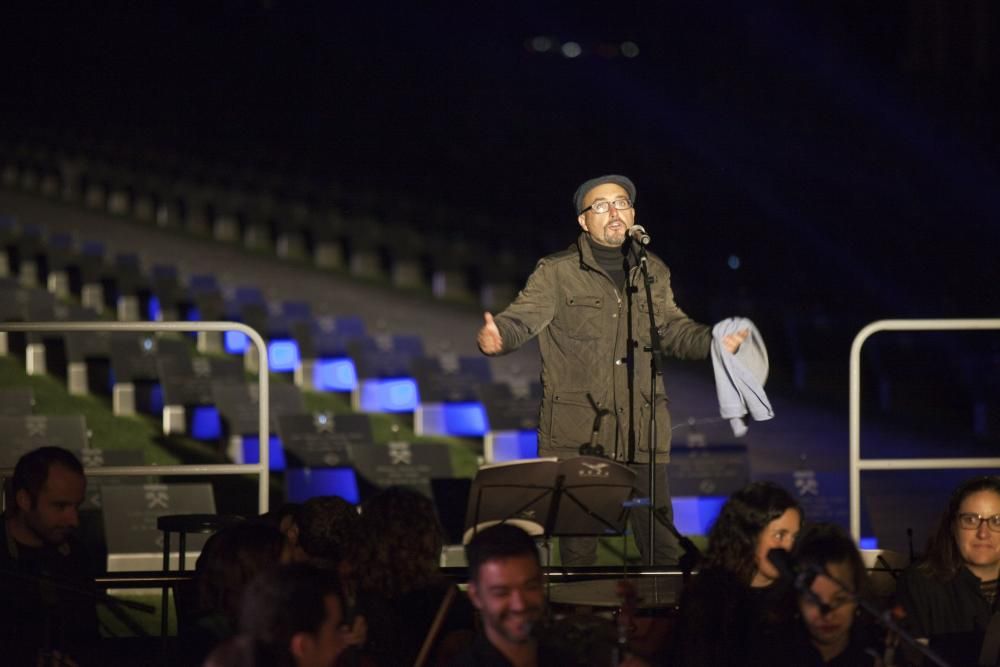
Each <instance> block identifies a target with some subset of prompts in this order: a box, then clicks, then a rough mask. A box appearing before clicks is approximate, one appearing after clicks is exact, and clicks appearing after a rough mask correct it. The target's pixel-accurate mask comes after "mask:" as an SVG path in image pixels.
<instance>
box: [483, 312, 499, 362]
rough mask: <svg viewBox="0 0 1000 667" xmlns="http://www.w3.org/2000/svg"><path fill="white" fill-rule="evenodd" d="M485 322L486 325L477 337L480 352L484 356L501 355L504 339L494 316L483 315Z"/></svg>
mask: <svg viewBox="0 0 1000 667" xmlns="http://www.w3.org/2000/svg"><path fill="white" fill-rule="evenodd" d="M483 321H484V322H485V324H483V328H482V329H480V330H479V335H477V336H476V342H477V343H478V344H479V351H480V352H482V353H483V354H500V352H502V351H503V338H501V336H500V329H498V328H497V324H496V322H494V321H493V316H492V315H490V314H489V313H483Z"/></svg>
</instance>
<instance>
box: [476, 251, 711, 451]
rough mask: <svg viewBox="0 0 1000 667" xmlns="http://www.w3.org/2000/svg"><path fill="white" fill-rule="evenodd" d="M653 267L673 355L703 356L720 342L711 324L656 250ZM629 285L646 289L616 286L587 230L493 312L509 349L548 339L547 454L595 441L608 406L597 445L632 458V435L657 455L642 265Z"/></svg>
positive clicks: (662, 435)
mask: <svg viewBox="0 0 1000 667" xmlns="http://www.w3.org/2000/svg"><path fill="white" fill-rule="evenodd" d="M649 273H650V276H651V277H652V279H653V283H652V292H653V302H654V312H655V314H656V322H657V325H658V329H659V331H660V335H661V337H662V339H663V349H664V352H665V353H666V354H667V355H670V356H674V357H678V358H682V359H704V358H705V357H707V356H708V352H709V346H710V345H711V340H712V334H711V329H710V328H709V327H708V326H706V325H704V324H699V323H697V322H695V321H693V320H691V319H690V318H689V317H688V316H687V315H685V314H684V312H683V311H682V310H681V309H680V308H678V307H677V304H676V303H674V293H673V290H672V289H671V288H670V270H669V269H668V268H667V266H666V265H665V264H664V263H663V262H662V261H661V260H660V258H658V257H656V256H655V255H652V254H650V255H649ZM628 283H629V285H632V286H634V287H637V288H638V290H637V291H636V290H628V289H626V290H622V289H621V288H620V287H616V286H615V285H614V283H613V282H612V280H611V278H610V277H609V276H608V274H607V273H605V272H604V271H603V270H602V269H601V268H599V267H598V265H597V262H596V261H594V256H593V254H592V252H591V250H590V244H589V243H588V241H587V238H586V234H585V233H582V234H581V235H580V236H579V238H578V239H577V241H576V243H574V244H573V245H571V246H570V247H569V248H568V249H567V250H564V251H563V252H559V253H556V254H554V255H549V256H548V257H544V258H542V259H541V260H540V261H539V262H538V265H537V266H536V267H535V271H534V272H533V273H532V274H531V276H530V277H529V278H528V283H527V285H525V287H524V289H523V290H521V292H520V293H519V294H518V296H517V298H516V299H515V300H514V302H513V303H512V304H511V305H510V306H508V307H507V309H506V310H504V311H503V312H502V313H500V314H499V315H497V316H496V317H495V318H494V319H495V321H496V324H497V328H499V330H500V335H501V337H502V338H503V347H504V349H503V352H502V354H506V353H508V352H512V351H514V350H516V349H517V348H519V347H520V346H521V345H523V344H524V343H525V342H526V341H528V340H529V339H531V338H533V337H534V336H538V337H539V339H538V340H539V346H540V348H541V355H542V406H541V412H540V415H539V426H538V445H539V454H540V455H542V456H560V457H566V456H571V455H573V454H574V453H576V452H577V450H578V449H579V448H580V445H582V444H584V443H588V442H589V441H590V440H591V433H592V430H593V424H594V419H595V417H596V416H597V411H598V410H601V411H603V410H608V411H609V413H608V415H607V416H606V417H605V418H604V419H603V421H602V423H601V427H600V431H599V435H598V438H597V444H600V445H602V446H603V447H604V449H605V451H606V452H607V453H608V454H609V455H613V457H614V458H615V459H617V460H626V457H627V452H628V447H629V442H630V437H631V438H633V439H634V442H635V447H636V460H637V461H646V460H648V458H649V436H648V421H649V418H648V414H649V387H650V363H649V354H648V353H647V352H645V351H644V350H643V349H642V348H643V347H648V346H649V338H650V336H649V315H648V309H647V305H646V295H645V290H644V288H643V287H642V284H641V283H642V281H641V280H640V274H639V269H638V267H633V268H632V270H631V273H630V276H629V279H628ZM623 292H624V293H623ZM628 299H632V301H633V307H632V309H631V310H632V322H631V334H632V338H633V339H634V340H638V342H639V348H638V349H636V351H635V355H634V364H632V366H633V367H634V371H633V372H631V373H630V371H629V366H630V364H629V357H628V353H629V350H628V345H627V341H628V340H629V334H630V331H629V329H630V327H629V322H628V319H629V318H628V312H629V309H628V303H627V300H628ZM630 375H631V376H632V377H630ZM656 391H657V410H656V429H657V438H656V451H657V462H662V463H665V462H667V461H668V460H669V451H670V414H669V412H668V411H667V397H666V394H665V393H664V391H663V384H662V382H660V383H659V384H658V385H657V389H656ZM588 395H589V398H588ZM630 397H631V398H632V399H634V400H630ZM591 399H592V400H593V405H592V404H591ZM630 405H631V406H633V407H632V409H631V410H630V409H629V406H630ZM595 406H596V409H595ZM630 413H631V414H630Z"/></svg>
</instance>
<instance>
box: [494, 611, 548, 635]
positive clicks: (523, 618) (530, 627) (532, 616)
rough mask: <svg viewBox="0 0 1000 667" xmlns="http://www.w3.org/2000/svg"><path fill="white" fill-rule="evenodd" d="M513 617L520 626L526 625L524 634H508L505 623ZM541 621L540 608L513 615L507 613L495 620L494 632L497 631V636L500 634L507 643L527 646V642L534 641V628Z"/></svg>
mask: <svg viewBox="0 0 1000 667" xmlns="http://www.w3.org/2000/svg"><path fill="white" fill-rule="evenodd" d="M513 616H516V617H517V619H518V621H520V622H521V624H525V625H527V628H526V631H525V632H523V633H520V634H517V635H515V634H512V633H511V632H510V630H509V628H508V627H507V625H506V623H507V621H509V620H510V619H511V617H513ZM541 619H542V608H541V607H532V608H530V609H526V610H525V611H523V612H520V613H517V614H514V613H513V612H507V613H504V614H501V615H500V617H499V618H498V619H497V627H496V630H497V632H498V633H499V634H501V635H502V636H503V637H504V639H506V640H507V641H509V642H511V643H514V644H527V643H528V642H532V641H534V640H535V639H536V637H535V633H534V629H535V626H536V625H538V623H539V622H540V621H541Z"/></svg>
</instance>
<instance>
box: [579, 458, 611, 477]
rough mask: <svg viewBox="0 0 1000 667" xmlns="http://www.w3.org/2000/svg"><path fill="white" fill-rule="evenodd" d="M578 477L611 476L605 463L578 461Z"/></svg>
mask: <svg viewBox="0 0 1000 667" xmlns="http://www.w3.org/2000/svg"><path fill="white" fill-rule="evenodd" d="M577 475H579V476H580V477H611V471H610V470H608V464H607V463H587V462H586V461H580V470H579V471H577Z"/></svg>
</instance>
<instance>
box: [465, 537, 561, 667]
mask: <svg viewBox="0 0 1000 667" xmlns="http://www.w3.org/2000/svg"><path fill="white" fill-rule="evenodd" d="M465 551H466V556H467V558H468V562H469V599H470V600H471V601H472V604H473V606H474V607H475V608H476V609H478V610H479V614H480V616H481V618H482V624H483V632H482V634H480V635H479V636H478V637H477V638H476V640H475V642H474V643H473V644H472V646H470V647H469V648H468V649H466V650H465V651H464V652H463V653H462V654H461V655H460V656H459V657H458V658H457V659H456V660H455V661H454V662H453V663H452V664H453V665H456V666H458V667H465V666H468V667H473V666H476V667H493V666H498V667H510V666H513V667H535V666H536V665H546V664H559V663H558V662H555V661H553V660H549V659H545V658H543V657H542V656H540V655H539V646H538V640H537V639H536V638H535V636H534V634H533V633H532V630H533V628H534V627H535V625H536V624H538V623H539V622H540V621H541V620H542V617H543V615H544V614H545V591H544V588H543V586H542V567H541V563H540V561H539V558H538V549H537V548H536V547H535V542H534V540H532V539H531V537H530V536H529V535H528V534H527V533H525V532H524V531H523V530H521V529H520V528H517V527H515V526H511V525H508V524H500V525H497V526H492V527H490V528H486V529H485V530H483V531H481V532H479V533H478V534H476V536H475V537H473V538H472V540H471V541H470V542H469V544H468V545H467V546H466V550H465Z"/></svg>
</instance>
